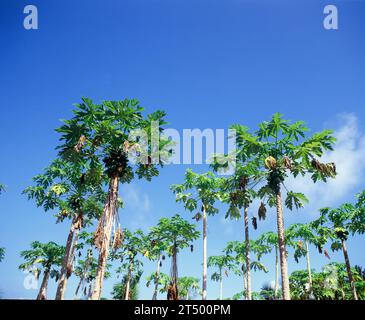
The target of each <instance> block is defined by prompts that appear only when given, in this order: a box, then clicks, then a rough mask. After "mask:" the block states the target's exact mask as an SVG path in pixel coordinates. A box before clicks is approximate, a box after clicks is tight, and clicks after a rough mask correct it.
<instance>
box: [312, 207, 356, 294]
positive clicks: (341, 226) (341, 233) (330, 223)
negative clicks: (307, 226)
mask: <svg viewBox="0 0 365 320" xmlns="http://www.w3.org/2000/svg"><path fill="white" fill-rule="evenodd" d="M355 212H356V208H355V207H354V206H353V205H352V204H350V203H345V204H343V205H341V206H339V207H338V208H335V209H334V208H323V209H321V210H320V213H321V215H320V217H319V218H318V219H317V220H316V221H313V222H312V224H313V226H314V227H315V228H316V229H317V232H318V233H320V235H321V236H322V237H323V236H324V234H326V236H327V237H326V240H329V241H331V242H332V244H331V249H332V250H333V251H337V250H342V253H343V256H344V260H345V264H346V269H347V274H348V280H349V283H350V287H351V290H352V298H353V299H354V300H358V296H357V292H356V286H355V281H354V277H353V273H352V270H351V263H350V258H349V255H348V250H347V245H346V241H347V239H348V236H349V230H350V226H351V222H352V217H353V215H354V213H355Z"/></svg>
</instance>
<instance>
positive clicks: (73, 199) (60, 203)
mask: <svg viewBox="0 0 365 320" xmlns="http://www.w3.org/2000/svg"><path fill="white" fill-rule="evenodd" d="M102 179H103V176H102V169H101V168H100V167H95V166H90V167H86V166H85V167H84V166H80V165H79V164H73V163H70V162H67V161H65V160H62V159H56V160H54V161H53V162H52V163H51V165H50V166H48V167H47V168H46V169H45V170H44V172H43V173H42V174H40V175H37V176H35V177H34V178H33V182H34V185H33V186H30V187H28V188H26V189H25V190H24V191H23V193H24V194H26V195H27V196H28V199H34V200H35V202H36V204H37V206H38V207H43V209H44V210H45V211H51V210H52V211H54V210H57V213H56V219H57V223H58V222H62V221H64V220H65V219H66V220H71V225H70V230H69V233H68V237H67V240H66V246H65V248H66V249H65V255H64V257H63V262H62V267H61V274H60V278H59V281H58V286H57V292H56V300H63V299H64V295H65V291H66V286H67V280H68V278H69V277H70V276H71V274H72V265H73V261H74V252H75V248H76V245H77V241H78V234H79V232H80V230H82V228H83V227H85V226H88V225H90V224H92V223H93V221H94V220H97V219H98V218H99V216H100V215H101V212H102V208H103V202H104V201H105V198H106V195H105V192H104V191H103V190H102V188H101V186H102Z"/></svg>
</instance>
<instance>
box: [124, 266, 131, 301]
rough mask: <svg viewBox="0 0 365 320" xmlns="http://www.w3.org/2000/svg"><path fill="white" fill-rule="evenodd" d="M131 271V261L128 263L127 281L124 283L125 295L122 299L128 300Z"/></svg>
mask: <svg viewBox="0 0 365 320" xmlns="http://www.w3.org/2000/svg"><path fill="white" fill-rule="evenodd" d="M132 271H133V262H131V263H130V264H129V268H128V275H127V282H126V285H125V297H124V300H129V292H130V288H131V279H132Z"/></svg>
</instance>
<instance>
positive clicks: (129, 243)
mask: <svg viewBox="0 0 365 320" xmlns="http://www.w3.org/2000/svg"><path fill="white" fill-rule="evenodd" d="M121 241H122V243H121V244H120V246H119V247H116V248H115V251H114V252H112V255H111V259H112V260H119V261H120V262H121V263H122V265H121V266H120V267H119V268H118V271H117V273H119V274H123V273H127V276H126V278H125V279H124V278H123V281H124V284H125V296H124V299H125V300H129V298H130V288H131V283H132V282H133V281H135V280H136V279H137V278H138V279H139V278H140V269H141V266H142V265H143V264H142V262H141V260H140V258H139V255H141V254H143V255H145V256H148V255H149V252H148V250H147V249H146V236H145V235H144V233H143V232H142V230H140V229H138V230H136V231H135V232H131V231H129V230H127V229H124V230H123V232H122V239H121ZM137 282H138V281H137Z"/></svg>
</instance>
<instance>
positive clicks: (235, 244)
mask: <svg viewBox="0 0 365 320" xmlns="http://www.w3.org/2000/svg"><path fill="white" fill-rule="evenodd" d="M246 248H247V247H246V241H244V242H241V241H229V242H228V243H227V245H226V247H225V248H224V249H223V252H224V253H225V255H226V256H228V257H229V259H230V261H231V264H230V268H231V269H232V270H233V272H234V273H235V274H236V275H238V276H239V277H242V278H243V292H244V293H245V294H244V297H245V299H246V300H248V299H249V298H251V299H252V296H251V294H250V295H248V290H247V287H248V286H247V271H248V270H247V268H249V270H250V271H251V270H253V271H264V272H265V273H266V272H267V270H266V267H265V266H264V265H263V264H262V263H261V262H260V258H261V255H262V254H263V251H265V252H266V251H268V250H269V249H268V248H267V247H266V246H265V245H264V244H261V243H256V242H255V241H253V240H250V248H251V249H252V251H253V252H254V253H255V254H256V258H257V259H250V264H249V265H247V261H246V257H247V256H246Z"/></svg>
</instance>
